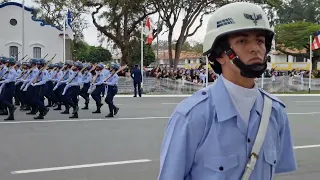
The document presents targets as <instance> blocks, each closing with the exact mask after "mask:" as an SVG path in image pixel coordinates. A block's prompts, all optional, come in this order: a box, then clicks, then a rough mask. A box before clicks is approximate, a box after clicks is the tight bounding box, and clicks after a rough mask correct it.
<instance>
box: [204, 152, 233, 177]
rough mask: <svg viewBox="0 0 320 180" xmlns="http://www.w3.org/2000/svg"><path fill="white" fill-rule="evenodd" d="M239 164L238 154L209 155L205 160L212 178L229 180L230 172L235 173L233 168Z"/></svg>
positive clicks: (205, 165)
mask: <svg viewBox="0 0 320 180" xmlns="http://www.w3.org/2000/svg"><path fill="white" fill-rule="evenodd" d="M238 165H239V162H238V156H237V155H236V154H231V155H228V156H219V157H207V158H206V159H205V160H204V167H205V168H207V169H208V170H209V171H210V172H209V177H212V178H211V179H219V180H227V177H228V174H229V175H230V174H233V171H232V170H233V169H235V168H236V167H237V166H238Z"/></svg>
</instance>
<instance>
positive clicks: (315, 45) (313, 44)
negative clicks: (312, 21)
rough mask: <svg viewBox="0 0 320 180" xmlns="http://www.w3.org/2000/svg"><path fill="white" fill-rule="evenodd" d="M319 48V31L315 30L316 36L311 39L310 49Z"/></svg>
mask: <svg viewBox="0 0 320 180" xmlns="http://www.w3.org/2000/svg"><path fill="white" fill-rule="evenodd" d="M319 48H320V31H318V32H317V35H316V37H315V38H314V40H313V43H312V50H316V49H319Z"/></svg>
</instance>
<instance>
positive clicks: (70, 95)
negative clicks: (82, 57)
mask: <svg viewBox="0 0 320 180" xmlns="http://www.w3.org/2000/svg"><path fill="white" fill-rule="evenodd" d="M82 68H83V65H82V64H81V62H75V63H74V65H73V67H72V71H73V73H72V75H71V76H70V78H69V79H68V81H67V82H66V86H65V88H64V90H63V92H62V95H63V102H64V104H65V106H66V111H68V112H69V107H70V106H71V107H72V108H73V112H72V114H73V115H72V116H70V117H69V118H78V110H79V107H78V95H79V93H80V85H81V78H82V74H81V69H82Z"/></svg>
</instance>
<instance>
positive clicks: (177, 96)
mask: <svg viewBox="0 0 320 180" xmlns="http://www.w3.org/2000/svg"><path fill="white" fill-rule="evenodd" d="M191 95H192V94H163V95H152V94H150V95H148V94H144V95H142V98H145V97H146V98H148V97H150V98H155V97H160V98H162V97H165V98H168V97H170V98H171V97H172V98H181V97H190V96H191ZM273 95H274V96H278V97H320V94H273ZM115 97H118V98H128V97H129V98H134V97H133V96H132V95H124V94H123V95H122V94H119V95H116V96H115Z"/></svg>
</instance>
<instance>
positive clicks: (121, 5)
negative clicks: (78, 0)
mask: <svg viewBox="0 0 320 180" xmlns="http://www.w3.org/2000/svg"><path fill="white" fill-rule="evenodd" d="M85 5H86V6H87V7H94V8H95V11H93V12H92V13H91V17H92V19H93V24H94V25H95V27H96V28H97V30H98V31H100V32H101V33H102V34H103V35H105V36H106V37H107V38H108V39H109V40H112V41H113V42H114V44H115V46H116V47H117V48H119V49H120V50H121V54H122V58H121V62H122V63H123V64H128V63H129V61H130V59H131V54H130V53H129V52H130V51H131V50H132V48H133V47H134V46H133V45H132V44H131V42H133V41H132V40H134V39H135V40H140V32H141V27H140V24H141V22H142V21H145V19H146V17H147V16H149V15H151V14H154V13H156V11H155V10H154V8H153V6H152V4H151V3H149V2H148V0H135V1H129V0H105V1H103V2H101V3H98V2H93V1H89V0H88V1H86V2H85ZM103 7H105V8H106V9H107V10H106V11H104V12H100V10H101V9H102V8H103ZM98 13H102V14H101V15H100V16H99V17H96V14H98ZM98 20H103V21H104V22H106V23H105V24H104V25H101V24H100V23H99V22H98ZM159 28H161V27H159ZM153 32H154V36H155V37H156V36H157V32H160V30H159V31H158V30H153Z"/></svg>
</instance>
